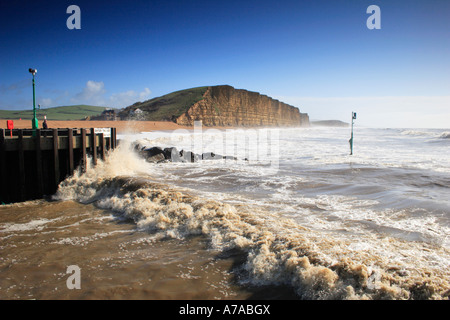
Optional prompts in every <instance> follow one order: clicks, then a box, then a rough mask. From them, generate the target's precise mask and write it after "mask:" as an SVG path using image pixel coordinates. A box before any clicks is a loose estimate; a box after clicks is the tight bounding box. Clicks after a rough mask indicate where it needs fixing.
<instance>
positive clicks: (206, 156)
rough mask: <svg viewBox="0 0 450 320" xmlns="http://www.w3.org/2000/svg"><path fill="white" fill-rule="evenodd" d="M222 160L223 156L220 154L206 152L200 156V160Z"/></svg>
mask: <svg viewBox="0 0 450 320" xmlns="http://www.w3.org/2000/svg"><path fill="white" fill-rule="evenodd" d="M222 158H223V156H221V155H220V154H215V153H214V152H206V153H203V154H202V160H218V159H222Z"/></svg>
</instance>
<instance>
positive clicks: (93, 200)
mask: <svg viewBox="0 0 450 320" xmlns="http://www.w3.org/2000/svg"><path fill="white" fill-rule="evenodd" d="M350 134H351V132H350V128H336V127H309V128H261V129H252V128H249V129H211V128H209V129H208V128H201V127H199V126H197V127H195V128H194V129H193V130H176V131H158V132H143V133H140V134H121V135H119V137H118V138H119V140H120V143H119V147H118V148H117V149H115V150H113V151H111V152H110V153H109V154H108V156H107V158H106V159H105V161H101V160H99V162H98V164H97V166H95V167H94V166H89V167H88V168H87V171H86V172H85V173H81V172H80V171H77V172H76V173H75V174H74V175H73V176H72V177H68V178H67V179H66V180H65V181H63V182H62V183H61V184H60V185H59V188H58V191H57V193H56V194H54V195H52V196H50V197H48V198H46V199H42V200H35V201H27V202H22V203H15V204H6V205H1V206H0V252H1V254H0V299H6V300H16V299H17V300H22V299H38V300H40V299H148V300H163V299H164V300H197V299H204V300H215V299H218V300H246V299H267V300H276V299H280V300H281V299H283V300H284V299H298V300H321V299H326V300H329V299H332V300H347V299H350V300H380V299H394V300H429V299H430V300H435V299H437V300H448V299H449V295H450V238H449V235H450V129H410V128H408V129H398V128H395V129H392V128H363V127H355V128H354V136H353V154H352V155H350V144H349V138H350ZM154 146H158V147H161V148H167V147H176V148H177V149H178V150H179V151H181V150H184V151H192V152H194V153H196V154H199V155H200V159H199V160H198V161H196V162H160V163H151V162H149V161H147V160H146V159H145V157H142V155H140V153H139V151H140V150H142V149H144V150H145V149H147V148H150V147H154ZM207 152H213V153H214V154H216V155H221V156H227V157H225V158H223V157H220V159H215V160H206V159H205V160H202V159H201V158H202V157H201V155H202V154H203V153H207ZM74 270H75V271H74Z"/></svg>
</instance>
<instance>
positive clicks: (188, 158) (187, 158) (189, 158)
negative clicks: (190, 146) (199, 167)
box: [180, 150, 199, 162]
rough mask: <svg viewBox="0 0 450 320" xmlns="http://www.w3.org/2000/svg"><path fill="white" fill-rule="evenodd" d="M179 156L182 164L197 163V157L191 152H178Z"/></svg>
mask: <svg viewBox="0 0 450 320" xmlns="http://www.w3.org/2000/svg"><path fill="white" fill-rule="evenodd" d="M180 156H181V157H182V158H183V160H184V162H197V161H198V159H199V156H198V155H197V154H195V153H193V152H191V151H184V150H181V151H180Z"/></svg>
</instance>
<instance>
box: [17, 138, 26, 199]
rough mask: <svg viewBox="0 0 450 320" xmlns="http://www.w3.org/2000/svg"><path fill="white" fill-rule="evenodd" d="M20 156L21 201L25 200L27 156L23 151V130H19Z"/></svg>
mask: <svg viewBox="0 0 450 320" xmlns="http://www.w3.org/2000/svg"><path fill="white" fill-rule="evenodd" d="M17 147H18V156H19V161H18V165H19V198H20V201H25V199H26V194H25V156H24V151H23V131H22V130H19V136H18V146H17Z"/></svg>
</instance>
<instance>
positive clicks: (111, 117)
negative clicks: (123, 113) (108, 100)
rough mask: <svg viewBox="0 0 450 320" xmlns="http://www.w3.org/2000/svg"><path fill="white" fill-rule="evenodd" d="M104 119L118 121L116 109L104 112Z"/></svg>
mask: <svg viewBox="0 0 450 320" xmlns="http://www.w3.org/2000/svg"><path fill="white" fill-rule="evenodd" d="M102 117H104V120H110V121H111V120H112V121H115V120H117V115H116V110H114V109H106V110H105V111H103V112H102Z"/></svg>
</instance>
